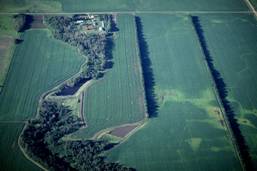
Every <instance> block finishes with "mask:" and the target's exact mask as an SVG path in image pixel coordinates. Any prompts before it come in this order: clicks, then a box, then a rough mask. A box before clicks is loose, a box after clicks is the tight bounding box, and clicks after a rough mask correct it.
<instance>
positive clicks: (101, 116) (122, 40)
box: [79, 15, 145, 137]
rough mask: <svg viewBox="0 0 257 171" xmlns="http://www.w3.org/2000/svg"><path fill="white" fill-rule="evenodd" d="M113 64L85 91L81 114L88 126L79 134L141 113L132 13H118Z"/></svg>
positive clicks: (130, 119) (90, 133)
mask: <svg viewBox="0 0 257 171" xmlns="http://www.w3.org/2000/svg"><path fill="white" fill-rule="evenodd" d="M117 22H118V25H117V26H118V28H119V32H117V33H116V35H115V40H114V44H115V47H114V50H113V62H114V65H113V68H111V69H110V70H109V71H108V72H107V73H106V75H104V77H103V79H101V80H99V81H97V82H96V83H94V84H93V85H92V86H90V87H89V88H88V89H87V90H86V91H85V98H84V111H85V113H84V115H85V118H86V122H87V124H88V127H87V128H85V129H84V130H82V131H80V132H79V134H80V135H81V134H82V135H86V137H91V136H93V134H95V133H96V132H98V131H100V130H102V129H104V128H109V127H113V126H118V125H121V124H125V123H133V122H137V121H140V120H142V119H143V118H144V117H145V99H144V89H143V82H142V74H141V71H140V68H141V66H140V58H139V56H138V51H137V44H136V33H135V23H134V16H132V15H118V18H117Z"/></svg>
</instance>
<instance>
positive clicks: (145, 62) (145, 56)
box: [135, 16, 158, 118]
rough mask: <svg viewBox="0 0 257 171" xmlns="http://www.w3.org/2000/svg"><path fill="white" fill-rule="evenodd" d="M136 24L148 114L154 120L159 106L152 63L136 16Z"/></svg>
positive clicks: (141, 27)
mask: <svg viewBox="0 0 257 171" xmlns="http://www.w3.org/2000/svg"><path fill="white" fill-rule="evenodd" d="M135 23H136V31H137V41H138V46H139V53H140V54H139V55H140V60H141V65H142V72H143V78H144V87H145V96H146V103H147V104H146V105H147V112H148V117H150V118H152V117H156V116H157V111H158V104H157V100H156V96H155V94H154V86H155V79H154V75H153V69H152V62H151V59H150V57H149V49H148V44H147V42H146V40H145V37H144V33H143V25H142V22H141V18H140V17H138V16H136V17H135Z"/></svg>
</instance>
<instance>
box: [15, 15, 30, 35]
mask: <svg viewBox="0 0 257 171" xmlns="http://www.w3.org/2000/svg"><path fill="white" fill-rule="evenodd" d="M14 20H15V29H16V30H17V31H18V32H24V31H25V30H28V29H29V28H30V27H31V24H32V22H33V20H34V19H33V16H32V15H26V14H17V15H14Z"/></svg>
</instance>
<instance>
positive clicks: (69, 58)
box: [0, 30, 84, 170]
mask: <svg viewBox="0 0 257 171" xmlns="http://www.w3.org/2000/svg"><path fill="white" fill-rule="evenodd" d="M22 39H24V41H23V42H22V43H21V44H18V45H17V46H16V48H15V51H14V55H13V60H12V63H11V66H10V71H9V73H8V75H7V79H6V82H5V86H4V87H3V89H2V92H1V94H0V133H1V139H0V142H1V145H0V150H1V151H0V157H1V160H0V166H1V170H37V169H38V168H37V167H36V166H35V165H33V164H32V163H31V162H29V161H28V160H27V159H25V157H24V156H23V154H22V153H21V151H20V150H19V148H18V146H17V140H18V136H19V134H20V132H21V129H22V128H23V126H24V124H23V123H22V122H21V121H23V120H27V119H29V118H31V117H32V116H33V115H34V114H35V111H36V108H37V105H38V100H39V97H40V95H41V94H42V93H44V92H45V91H47V90H49V89H50V88H52V87H54V86H55V85H57V84H59V83H60V82H61V81H63V80H65V79H67V78H69V77H70V76H72V75H73V74H74V73H76V72H78V71H79V68H80V65H81V64H82V63H83V61H84V58H83V57H82V56H81V55H80V54H78V53H77V51H76V50H75V49H72V48H71V47H70V46H68V45H66V44H64V43H62V42H60V41H57V40H55V39H53V38H51V37H50V35H49V31H47V30H30V31H27V32H25V33H24V35H23V36H22Z"/></svg>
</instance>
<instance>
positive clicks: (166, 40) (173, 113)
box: [108, 14, 242, 170]
mask: <svg viewBox="0 0 257 171" xmlns="http://www.w3.org/2000/svg"><path fill="white" fill-rule="evenodd" d="M140 17H141V20H142V25H143V33H144V36H145V40H146V41H147V42H148V45H149V56H150V59H151V61H152V68H153V74H154V76H155V93H156V95H157V99H158V105H159V112H158V117H156V118H154V119H150V120H149V122H148V123H147V124H146V125H145V126H144V127H143V128H142V129H141V130H139V131H138V132H136V133H135V134H134V135H133V136H131V137H130V138H129V139H128V140H127V141H126V142H124V143H123V144H122V145H120V146H118V147H116V148H115V149H113V150H112V151H111V152H110V153H108V154H109V159H111V160H113V161H116V160H119V161H120V162H121V163H124V164H126V165H129V166H132V167H135V168H136V169H138V170H189V169H190V170H205V169H206V168H208V170H241V169H242V168H241V166H240V162H239V160H238V157H237V155H236V153H235V151H234V148H233V145H232V144H231V139H230V138H229V137H230V136H229V135H228V131H227V128H226V127H225V124H224V120H223V117H222V113H221V110H220V108H219V105H218V103H217V101H216V95H215V94H214V91H213V87H212V81H211V79H210V77H211V75H210V74H209V73H208V70H207V67H206V65H205V62H204V55H203V53H202V51H201V46H200V43H199V42H198V38H197V35H196V34H195V31H194V28H193V26H192V23H191V19H190V17H189V16H173V15H156V14H152V15H150V14H146V15H140ZM153 21H155V22H154V23H155V24H153ZM159 33H162V34H159ZM185 37H186V39H185ZM160 42H162V43H160ZM185 48H186V50H185ZM167 76H168V77H167Z"/></svg>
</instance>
